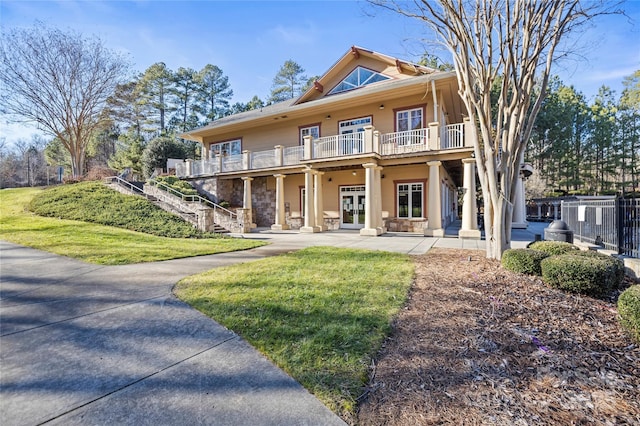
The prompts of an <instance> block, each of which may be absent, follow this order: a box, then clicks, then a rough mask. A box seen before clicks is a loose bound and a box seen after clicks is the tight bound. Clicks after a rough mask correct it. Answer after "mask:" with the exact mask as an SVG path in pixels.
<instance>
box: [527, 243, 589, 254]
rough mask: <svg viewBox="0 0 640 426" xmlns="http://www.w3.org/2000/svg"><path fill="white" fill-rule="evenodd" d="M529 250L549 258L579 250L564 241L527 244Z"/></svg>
mask: <svg viewBox="0 0 640 426" xmlns="http://www.w3.org/2000/svg"><path fill="white" fill-rule="evenodd" d="M529 248H530V249H533V250H538V251H542V252H545V253H547V254H548V255H549V256H554V255H558V254H567V253H572V252H575V251H579V250H580V249H579V248H578V247H576V246H574V245H573V244H571V243H566V242H564V241H536V242H534V243H531V244H529Z"/></svg>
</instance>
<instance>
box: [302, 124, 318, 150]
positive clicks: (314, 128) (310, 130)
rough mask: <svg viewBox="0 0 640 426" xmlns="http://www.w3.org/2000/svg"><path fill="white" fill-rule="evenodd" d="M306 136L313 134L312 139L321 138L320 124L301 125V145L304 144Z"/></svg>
mask: <svg viewBox="0 0 640 426" xmlns="http://www.w3.org/2000/svg"><path fill="white" fill-rule="evenodd" d="M305 136H311V140H315V139H318V138H320V125H318V124H314V125H311V126H304V127H300V145H303V144H304V137H305Z"/></svg>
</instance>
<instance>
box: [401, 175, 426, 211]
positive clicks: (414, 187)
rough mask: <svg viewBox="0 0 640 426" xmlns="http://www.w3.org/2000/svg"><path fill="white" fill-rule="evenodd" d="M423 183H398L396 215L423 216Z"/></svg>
mask: <svg viewBox="0 0 640 426" xmlns="http://www.w3.org/2000/svg"><path fill="white" fill-rule="evenodd" d="M423 193H424V184H423V183H422V182H415V183H399V184H398V217H401V218H408V219H415V218H422V217H424V216H423V214H422V212H423V200H424V197H423Z"/></svg>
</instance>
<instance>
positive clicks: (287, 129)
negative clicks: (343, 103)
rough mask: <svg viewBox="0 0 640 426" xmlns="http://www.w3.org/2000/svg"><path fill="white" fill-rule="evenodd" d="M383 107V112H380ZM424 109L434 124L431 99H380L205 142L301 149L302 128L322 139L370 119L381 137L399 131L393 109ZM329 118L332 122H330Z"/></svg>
mask: <svg viewBox="0 0 640 426" xmlns="http://www.w3.org/2000/svg"><path fill="white" fill-rule="evenodd" d="M380 105H384V109H380ZM415 107H423V108H424V112H423V116H424V117H423V124H424V126H425V127H426V126H427V125H428V123H430V122H432V121H434V116H433V104H432V101H431V99H425V97H424V94H422V95H415V96H408V97H403V98H396V99H380V100H379V101H375V102H372V103H368V104H366V105H362V106H357V107H351V108H345V109H341V110H336V111H331V112H330V113H329V114H309V115H307V116H305V117H302V118H298V119H288V120H284V121H283V122H282V123H275V122H274V123H272V124H270V125H269V126H261V127H255V128H246V129H245V130H244V131H242V132H232V133H223V134H220V135H218V136H215V137H209V138H206V139H205V144H207V145H208V144H211V143H217V142H223V141H227V140H233V139H242V149H243V150H249V151H266V150H270V149H273V147H274V146H276V145H284V146H297V145H299V139H300V137H299V129H300V127H302V126H305V127H306V126H309V125H315V124H319V125H320V136H333V135H337V134H338V123H339V122H340V121H344V120H350V119H354V118H360V117H366V116H371V117H372V122H373V126H374V127H375V128H376V130H378V131H380V132H381V133H391V132H394V131H396V128H395V116H396V114H395V112H394V109H396V110H397V109H407V108H415ZM327 115H330V118H329V119H327Z"/></svg>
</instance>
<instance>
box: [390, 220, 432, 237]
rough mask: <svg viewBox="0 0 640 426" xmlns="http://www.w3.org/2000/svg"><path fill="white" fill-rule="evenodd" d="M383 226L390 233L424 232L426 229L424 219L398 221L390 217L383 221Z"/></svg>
mask: <svg viewBox="0 0 640 426" xmlns="http://www.w3.org/2000/svg"><path fill="white" fill-rule="evenodd" d="M384 226H385V227H386V228H387V230H388V231H390V232H419V233H422V232H424V229H425V228H426V227H427V220H426V219H400V218H395V217H390V218H386V219H384Z"/></svg>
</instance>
